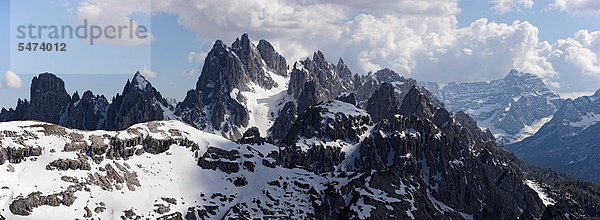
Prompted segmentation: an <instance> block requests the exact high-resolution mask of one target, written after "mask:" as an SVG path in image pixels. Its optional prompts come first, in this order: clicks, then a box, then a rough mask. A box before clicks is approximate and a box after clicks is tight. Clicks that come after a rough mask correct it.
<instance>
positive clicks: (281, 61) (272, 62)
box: [257, 40, 288, 76]
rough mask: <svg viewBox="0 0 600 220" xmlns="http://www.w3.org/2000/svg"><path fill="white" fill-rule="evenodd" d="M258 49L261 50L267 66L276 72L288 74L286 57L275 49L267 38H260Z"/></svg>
mask: <svg viewBox="0 0 600 220" xmlns="http://www.w3.org/2000/svg"><path fill="white" fill-rule="evenodd" d="M257 49H258V51H259V52H260V56H261V57H262V58H263V60H264V61H265V63H267V66H268V67H269V68H271V69H273V70H275V73H277V74H279V75H282V76H287V75H288V73H287V62H286V60H285V58H284V57H283V56H281V55H279V53H277V52H276V51H275V49H274V48H273V46H272V45H271V43H269V42H268V41H266V40H260V41H259V42H258V46H257Z"/></svg>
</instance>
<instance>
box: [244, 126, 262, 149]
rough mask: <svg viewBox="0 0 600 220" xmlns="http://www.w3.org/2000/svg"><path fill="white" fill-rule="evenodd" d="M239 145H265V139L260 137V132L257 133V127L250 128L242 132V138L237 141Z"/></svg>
mask: <svg viewBox="0 0 600 220" xmlns="http://www.w3.org/2000/svg"><path fill="white" fill-rule="evenodd" d="M238 143H240V144H258V145H263V144H265V138H262V137H260V131H258V128H257V127H251V128H249V129H248V130H246V132H244V136H242V138H240V139H239V140H238Z"/></svg>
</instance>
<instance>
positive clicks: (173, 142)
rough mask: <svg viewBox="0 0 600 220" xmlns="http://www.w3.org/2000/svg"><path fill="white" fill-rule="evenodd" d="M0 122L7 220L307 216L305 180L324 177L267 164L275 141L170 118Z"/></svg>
mask: <svg viewBox="0 0 600 220" xmlns="http://www.w3.org/2000/svg"><path fill="white" fill-rule="evenodd" d="M0 128H1V131H0V132H1V134H2V139H1V140H2V141H1V143H2V145H1V146H2V149H3V150H4V151H2V152H3V153H5V152H8V153H7V154H8V156H7V157H8V158H9V161H6V163H4V164H3V165H1V166H0V168H1V169H0V176H2V178H0V186H2V189H1V190H0V204H2V207H3V209H2V211H1V212H0V213H1V215H2V216H4V217H6V218H8V219H20V218H25V217H27V218H38V219H40V218H44V219H65V218H66V219H75V218H102V219H117V218H119V217H120V216H125V217H131V216H132V215H133V216H134V217H135V216H142V217H143V218H157V217H160V216H168V215H171V216H181V215H184V216H186V215H196V217H200V218H205V219H214V218H221V217H223V216H236V215H240V216H244V215H248V214H250V215H251V216H253V217H260V216H263V215H264V216H296V217H298V218H311V215H310V213H311V212H312V211H311V209H312V204H311V202H313V199H311V198H310V197H311V195H310V194H309V193H307V191H309V188H307V187H309V186H310V188H313V187H316V188H315V189H316V190H318V191H321V190H323V189H324V186H323V185H321V184H324V183H326V182H328V181H331V180H326V179H325V178H324V177H320V176H316V175H314V174H312V173H310V172H307V171H304V170H301V169H285V168H281V167H278V166H275V165H273V164H275V160H274V159H273V158H270V157H268V156H267V155H269V154H272V152H276V151H277V147H275V146H273V145H269V144H265V145H260V146H258V145H254V146H250V145H240V144H236V143H234V142H231V141H229V140H227V139H225V138H223V137H221V136H218V135H214V134H209V133H206V132H202V131H199V130H196V129H195V128H193V127H191V126H189V125H186V124H184V123H182V122H177V121H160V122H149V123H145V124H138V125H135V126H132V127H130V128H128V129H127V130H125V131H118V132H112V131H80V130H71V129H65V128H62V127H60V126H57V125H52V124H47V123H41V122H32V121H24V122H7V123H2V124H1V126H0ZM17 152H24V153H17ZM25 152H27V153H25ZM3 158H4V157H3ZM333 179H335V178H333ZM315 189H313V190H315ZM239 210H244V211H245V212H249V213H237V211H239ZM190 213H191V214H190ZM188 217H189V216H188ZM313 217H314V216H313Z"/></svg>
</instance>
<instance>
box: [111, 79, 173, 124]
mask: <svg viewBox="0 0 600 220" xmlns="http://www.w3.org/2000/svg"><path fill="white" fill-rule="evenodd" d="M161 105H162V106H168V103H167V102H166V100H165V99H163V97H162V96H161V95H160V93H159V92H158V91H157V90H156V89H155V88H154V87H152V84H150V82H148V80H146V78H145V77H144V76H142V74H140V72H136V73H135V76H133V79H132V80H131V81H129V80H127V84H126V85H125V87H124V88H123V92H122V94H121V95H119V94H117V96H115V97H114V98H113V100H112V102H111V105H110V106H109V108H108V110H107V112H106V122H105V124H104V125H103V129H106V130H124V129H126V128H127V127H129V126H131V125H133V124H136V123H141V122H147V121H154V120H163V119H164V115H163V108H162V107H161Z"/></svg>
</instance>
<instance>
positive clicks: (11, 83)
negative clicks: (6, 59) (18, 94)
mask: <svg viewBox="0 0 600 220" xmlns="http://www.w3.org/2000/svg"><path fill="white" fill-rule="evenodd" d="M22 86H23V80H21V77H19V75H17V74H16V73H15V72H13V71H10V70H8V71H6V72H5V73H4V84H0V88H2V87H7V88H21V87H22Z"/></svg>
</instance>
